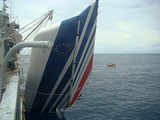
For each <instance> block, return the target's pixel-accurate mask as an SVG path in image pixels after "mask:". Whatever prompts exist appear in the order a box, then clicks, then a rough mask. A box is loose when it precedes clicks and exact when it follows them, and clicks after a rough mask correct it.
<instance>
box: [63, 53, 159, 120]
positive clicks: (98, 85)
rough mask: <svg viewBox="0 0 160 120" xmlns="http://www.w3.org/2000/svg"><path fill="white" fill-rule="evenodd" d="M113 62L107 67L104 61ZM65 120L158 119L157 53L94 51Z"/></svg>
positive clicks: (106, 62)
mask: <svg viewBox="0 0 160 120" xmlns="http://www.w3.org/2000/svg"><path fill="white" fill-rule="evenodd" d="M111 63H113V64H116V67H114V68H112V67H108V66H107V64H111ZM65 116H66V118H67V120H160V54H96V55H95V57H94V66H93V71H92V73H91V75H90V79H89V80H88V83H87V85H86V87H85V89H84V91H83V92H82V96H81V97H80V98H79V100H78V101H77V102H76V103H75V105H73V106H72V108H69V109H68V110H67V112H66V113H65Z"/></svg>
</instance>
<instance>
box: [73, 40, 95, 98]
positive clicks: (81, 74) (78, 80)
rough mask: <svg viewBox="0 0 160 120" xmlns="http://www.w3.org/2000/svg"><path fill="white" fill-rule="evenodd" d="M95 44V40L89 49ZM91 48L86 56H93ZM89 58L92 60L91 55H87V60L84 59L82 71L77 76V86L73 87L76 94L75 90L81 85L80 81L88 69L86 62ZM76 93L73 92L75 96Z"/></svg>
mask: <svg viewBox="0 0 160 120" xmlns="http://www.w3.org/2000/svg"><path fill="white" fill-rule="evenodd" d="M93 46H94V41H93V42H92V44H91V47H90V48H89V49H90V50H91V49H92V48H93ZM90 50H89V51H88V53H87V55H86V56H91V55H92V54H93V52H91V53H89V52H90ZM89 54H91V55H89ZM89 60H90V57H86V58H85V60H84V62H83V65H82V67H81V70H80V72H79V74H78V76H77V79H76V81H75V86H74V87H73V89H74V94H75V92H76V91H77V88H78V85H79V83H80V81H81V79H82V77H83V75H84V72H85V70H86V68H87V66H88V64H86V63H88V61H89ZM78 78H79V79H78ZM74 94H73V96H74Z"/></svg>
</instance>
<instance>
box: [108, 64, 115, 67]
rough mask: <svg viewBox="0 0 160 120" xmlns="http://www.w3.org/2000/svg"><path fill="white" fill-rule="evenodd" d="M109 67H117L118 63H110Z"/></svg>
mask: <svg viewBox="0 0 160 120" xmlns="http://www.w3.org/2000/svg"><path fill="white" fill-rule="evenodd" d="M107 66H108V67H116V64H108V65H107Z"/></svg>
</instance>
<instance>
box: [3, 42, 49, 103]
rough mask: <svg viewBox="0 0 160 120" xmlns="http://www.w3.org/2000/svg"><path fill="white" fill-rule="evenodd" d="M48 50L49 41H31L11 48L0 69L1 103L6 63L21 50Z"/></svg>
mask: <svg viewBox="0 0 160 120" xmlns="http://www.w3.org/2000/svg"><path fill="white" fill-rule="evenodd" d="M28 47H30V48H50V47H51V43H50V42H49V41H33V42H21V43H18V44H16V45H15V46H14V47H12V48H11V49H10V50H9V52H8V53H7V55H6V56H5V58H4V62H3V64H2V66H1V68H0V102H1V101H2V97H3V91H5V89H6V88H5V73H6V66H7V63H8V61H9V60H10V59H11V58H12V57H13V56H14V55H15V54H16V53H17V51H19V50H20V49H22V48H28Z"/></svg>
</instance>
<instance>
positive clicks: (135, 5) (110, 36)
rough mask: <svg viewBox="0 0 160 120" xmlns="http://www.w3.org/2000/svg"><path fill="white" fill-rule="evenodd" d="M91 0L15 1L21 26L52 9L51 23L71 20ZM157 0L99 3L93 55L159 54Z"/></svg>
mask: <svg viewBox="0 0 160 120" xmlns="http://www.w3.org/2000/svg"><path fill="white" fill-rule="evenodd" d="M92 1H93V0H14V2H12V5H13V6H14V7H13V8H14V10H13V11H14V16H16V18H17V19H18V21H19V22H20V24H21V25H22V26H23V25H25V24H27V23H29V22H30V21H32V20H34V19H35V18H38V17H39V16H41V15H43V14H44V13H46V12H47V11H48V10H50V9H54V15H53V23H56V22H58V21H62V20H64V19H66V18H69V17H72V16H74V15H77V14H78V13H80V12H81V11H82V10H83V9H85V8H86V7H87V6H88V5H89V4H91V2H92ZM159 11H160V0H99V11H98V13H99V14H98V20H97V22H98V23H97V32H96V43H95V53H160V24H159V21H160V14H159Z"/></svg>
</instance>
